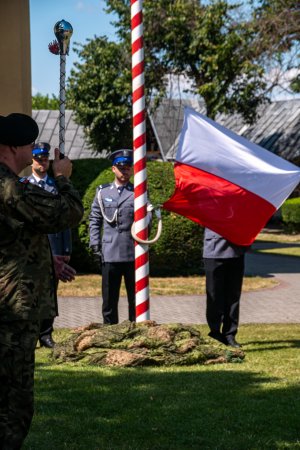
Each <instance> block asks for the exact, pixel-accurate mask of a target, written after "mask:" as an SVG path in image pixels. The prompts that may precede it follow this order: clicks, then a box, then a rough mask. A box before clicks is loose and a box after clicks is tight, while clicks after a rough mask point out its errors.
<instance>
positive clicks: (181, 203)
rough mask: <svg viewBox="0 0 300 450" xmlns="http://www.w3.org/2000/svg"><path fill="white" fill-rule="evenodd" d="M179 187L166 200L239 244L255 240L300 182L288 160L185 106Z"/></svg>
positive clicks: (177, 166) (178, 158) (296, 169)
mask: <svg viewBox="0 0 300 450" xmlns="http://www.w3.org/2000/svg"><path fill="white" fill-rule="evenodd" d="M174 171H175V181H176V189H175V192H174V194H173V195H172V197H171V198H170V199H169V200H168V201H166V202H165V203H164V204H163V207H164V208H165V209H167V210H169V211H173V212H176V213H178V214H181V215H182V216H185V217H187V218H188V219H191V220H193V221H194V222H197V223H199V224H200V225H203V226H204V227H208V228H210V229H212V230H213V231H215V232H216V233H219V234H220V235H221V236H223V237H224V238H226V239H227V240H229V241H230V242H233V243H234V244H238V245H251V244H252V242H253V241H254V239H255V238H256V236H257V234H258V233H259V232H260V231H261V229H262V228H263V227H264V226H265V224H266V223H267V222H268V220H269V219H270V217H271V216H272V215H273V214H274V212H275V211H276V210H277V209H278V208H279V207H280V206H281V205H282V203H283V202H284V201H285V200H286V198H287V197H288V196H289V195H290V193H291V192H292V191H293V190H294V189H295V187H296V186H297V184H298V183H299V182H300V169H299V167H297V166H295V165H294V164H291V163H289V162H288V161H286V160H285V159H282V158H280V157H279V156H277V155H274V154H273V153H271V152H270V151H268V150H265V149H264V148H262V147H260V146H258V145H256V144H254V143H252V142H250V141H248V140H247V139H245V138H243V137H241V136H239V135H237V134H235V133H233V132H232V131H230V130H228V129H226V128H224V127H222V126H221V125H219V124H217V123H216V122H214V121H213V120H211V119H209V118H207V117H206V116H203V115H202V114H199V113H197V112H196V111H195V110H193V109H191V108H185V114H184V123H183V128H182V131H181V135H180V141H179V146H178V151H177V156H176V163H175V167H174Z"/></svg>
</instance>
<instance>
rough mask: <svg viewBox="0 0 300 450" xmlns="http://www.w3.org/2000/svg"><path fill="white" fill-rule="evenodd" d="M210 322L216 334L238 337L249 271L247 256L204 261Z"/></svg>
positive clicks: (207, 317)
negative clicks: (245, 284) (242, 301)
mask: <svg viewBox="0 0 300 450" xmlns="http://www.w3.org/2000/svg"><path fill="white" fill-rule="evenodd" d="M204 269H205V275H206V319H207V323H208V326H209V328H210V330H211V331H213V332H216V333H217V332H221V333H222V334H223V335H224V336H235V335H236V333H237V330H238V323H239V308H240V297H241V292H242V284H243V277H244V269H245V258H244V255H243V256H240V257H237V258H225V259H221V258H217V259H215V258H204Z"/></svg>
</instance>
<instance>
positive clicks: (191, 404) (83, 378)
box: [23, 324, 300, 450]
mask: <svg viewBox="0 0 300 450" xmlns="http://www.w3.org/2000/svg"><path fill="white" fill-rule="evenodd" d="M202 327H203V332H204V333H205V335H206V333H207V331H208V329H207V326H205V325H203V326H202ZM65 333H66V332H65V331H63V330H57V331H55V338H56V340H60V339H62V337H63V336H64V335H65ZM238 339H239V341H240V342H241V343H242V344H243V349H244V350H245V353H246V359H245V361H244V362H243V363H240V364H227V365H210V366H192V367H176V368H131V369H128V368H126V369H125V368H123V369H119V368H118V369H115V368H112V369H107V368H97V367H91V366H89V367H87V366H83V365H80V364H79V363H78V364H76V365H75V364H68V365H67V364H61V365H53V364H52V363H51V362H50V361H49V359H48V355H49V351H47V350H45V349H38V350H37V352H36V361H37V364H36V386H35V392H36V414H35V417H34V420H33V424H32V428H31V431H30V434H29V437H28V439H27V441H26V443H25V445H24V447H23V448H24V450H29V449H32V450H54V449H55V450H61V449H68V450H150V449H151V450H159V449H165V450H191V449H196V450H208V449H209V450H248V449H249V450H266V449H270V450H275V449H278V450H279V449H280V450H281V449H289V450H291V449H300V427H299V417H300V383H299V380H300V355H299V348H300V326H299V325H297V324H291V325H281V324H278V325H265V324H264V325H242V326H241V327H240V331H239V335H238Z"/></svg>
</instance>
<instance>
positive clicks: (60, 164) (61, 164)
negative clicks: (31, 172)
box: [52, 148, 72, 178]
mask: <svg viewBox="0 0 300 450" xmlns="http://www.w3.org/2000/svg"><path fill="white" fill-rule="evenodd" d="M52 170H53V174H54V177H58V176H59V175H63V176H64V177H66V178H70V176H71V174H72V163H71V161H70V160H69V158H68V157H67V156H65V157H64V158H63V159H59V149H58V148H55V149H54V161H53V164H52Z"/></svg>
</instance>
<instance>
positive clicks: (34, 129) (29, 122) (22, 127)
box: [0, 113, 39, 147]
mask: <svg viewBox="0 0 300 450" xmlns="http://www.w3.org/2000/svg"><path fill="white" fill-rule="evenodd" d="M38 135H39V127H38V126H37V123H36V121H35V120H33V119H32V117H30V116H27V115H26V114H21V113H12V114H9V115H8V116H0V144H4V145H9V146H13V147H17V146H22V145H28V144H32V143H33V142H34V141H35V140H36V138H37V137H38Z"/></svg>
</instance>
